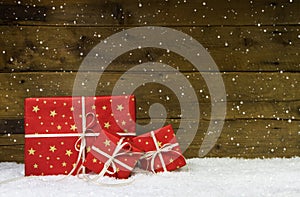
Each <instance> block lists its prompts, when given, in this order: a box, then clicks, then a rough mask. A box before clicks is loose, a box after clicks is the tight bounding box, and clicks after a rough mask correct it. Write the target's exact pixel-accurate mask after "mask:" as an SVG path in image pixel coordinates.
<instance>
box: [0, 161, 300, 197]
mask: <svg viewBox="0 0 300 197" xmlns="http://www.w3.org/2000/svg"><path fill="white" fill-rule="evenodd" d="M187 163H188V167H185V168H182V169H181V170H179V171H176V172H166V173H159V174H152V173H146V172H140V173H137V172H136V173H135V174H134V175H133V176H132V177H131V178H129V179H128V180H116V179H113V178H108V177H104V178H101V179H100V180H99V182H101V183H110V184H116V183H118V184H119V185H96V184H94V183H92V182H85V181H83V180H82V179H79V178H77V177H65V178H64V179H62V178H63V177H64V176H44V177H26V178H23V174H24V164H16V163H8V162H3V163H0V182H1V183H0V191H1V193H0V196H5V197H9V196H31V197H34V196H76V197H77V196H111V197H113V196H155V197H158V196H172V197H173V196H180V197H182V196H195V197H196V196H197V197H198V196H222V197H223V196H230V197H232V196H249V197H250V196H251V197H252V196H295V197H296V196H300V157H296V158H291V159H278V158H276V159H252V160H247V159H229V158H204V159H188V160H187ZM13 178H16V179H15V180H13V181H11V182H4V183H3V181H5V180H8V179H13ZM121 183H123V184H121Z"/></svg>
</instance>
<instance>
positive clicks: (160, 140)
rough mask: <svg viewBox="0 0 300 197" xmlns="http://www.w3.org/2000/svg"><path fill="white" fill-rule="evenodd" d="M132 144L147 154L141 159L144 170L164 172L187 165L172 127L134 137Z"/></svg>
mask: <svg viewBox="0 0 300 197" xmlns="http://www.w3.org/2000/svg"><path fill="white" fill-rule="evenodd" d="M132 143H133V144H135V145H136V147H138V148H139V149H141V150H143V151H145V152H146V153H145V155H144V156H143V157H142V158H141V159H140V167H141V168H142V169H146V170H150V171H153V172H162V171H173V170H176V169H178V168H180V167H182V166H185V165H186V161H185V158H184V157H183V155H182V152H181V150H180V147H179V144H178V142H177V139H176V136H175V133H174V131H173V129H172V126H171V125H168V126H165V127H163V128H160V129H157V130H155V131H151V132H149V133H145V134H143V135H140V136H137V137H134V138H133V139H132Z"/></svg>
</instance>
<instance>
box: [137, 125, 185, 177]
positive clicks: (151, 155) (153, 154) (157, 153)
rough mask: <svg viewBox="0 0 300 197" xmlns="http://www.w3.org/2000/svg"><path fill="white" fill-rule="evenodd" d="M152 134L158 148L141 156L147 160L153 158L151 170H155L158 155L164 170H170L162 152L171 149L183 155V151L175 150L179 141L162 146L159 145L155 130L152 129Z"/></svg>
mask: <svg viewBox="0 0 300 197" xmlns="http://www.w3.org/2000/svg"><path fill="white" fill-rule="evenodd" d="M150 134H151V137H152V139H153V141H154V144H155V148H156V150H153V151H149V152H147V153H145V155H144V156H143V157H141V158H142V159H146V160H150V159H151V161H150V167H151V171H152V172H155V167H154V166H155V164H154V161H155V158H156V157H157V156H158V157H159V160H160V162H161V164H162V167H163V170H164V172H166V171H168V170H167V167H166V163H165V161H164V159H163V157H162V154H161V153H166V152H170V151H171V152H174V153H176V154H178V155H179V156H181V153H179V152H178V151H175V150H173V148H174V147H176V146H179V144H178V143H174V144H171V143H167V144H164V145H163V146H162V147H159V146H158V143H157V139H156V137H155V134H154V132H153V131H151V133H150Z"/></svg>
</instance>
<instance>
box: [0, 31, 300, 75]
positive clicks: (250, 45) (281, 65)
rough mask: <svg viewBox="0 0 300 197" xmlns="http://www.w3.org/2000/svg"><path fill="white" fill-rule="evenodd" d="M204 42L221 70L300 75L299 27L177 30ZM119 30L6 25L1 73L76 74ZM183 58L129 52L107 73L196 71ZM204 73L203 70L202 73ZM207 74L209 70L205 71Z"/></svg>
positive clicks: (149, 51) (153, 50)
mask: <svg viewBox="0 0 300 197" xmlns="http://www.w3.org/2000/svg"><path fill="white" fill-rule="evenodd" d="M176 29H177V30H179V31H182V32H184V33H186V34H188V35H190V36H191V37H193V38H194V39H196V40H197V41H198V42H200V43H201V44H202V45H203V46H204V47H205V48H206V49H207V50H208V52H209V53H210V55H211V56H212V58H213V59H214V60H215V62H216V64H217V66H218V69H219V70H221V71H299V70H300V56H299V50H298V49H299V46H300V39H299V29H298V28H297V27H293V26H291V27H285V26H280V27H277V26H275V27H248V26H245V27H203V28H202V27H201V28H200V27H197V28H193V27H191V28H188V27H176ZM119 31H121V29H118V28H101V27H85V28H82V27H81V28H78V27H68V28H66V27H31V26H30V27H14V26H0V32H1V33H2V34H1V38H0V44H1V51H0V72H23V71H27V72H28V71H31V72H34V71H76V70H78V68H79V67H80V64H81V62H82V60H83V58H84V57H85V56H86V55H87V54H88V52H89V51H90V50H91V49H92V48H93V47H95V46H96V45H97V44H98V43H100V42H101V41H103V40H104V39H105V38H107V37H109V36H111V35H112V34H114V33H116V32H119ZM181 55H182V54H176V53H174V52H172V51H166V50H163V49H158V48H145V49H137V50H133V51H128V52H127V53H125V54H123V55H121V56H119V57H118V58H116V59H115V60H114V61H113V63H112V64H111V66H109V67H108V68H107V71H116V72H117V71H122V72H123V71H126V70H128V69H130V68H131V67H133V66H134V65H137V64H140V63H143V62H148V61H154V62H163V63H165V64H168V65H170V66H172V67H174V68H176V69H179V70H180V71H186V72H188V71H194V70H195V69H196V68H195V66H193V65H192V64H191V63H190V62H188V61H187V60H185V57H182V56H181ZM200 69H203V68H200ZM203 70H204V71H205V69H203Z"/></svg>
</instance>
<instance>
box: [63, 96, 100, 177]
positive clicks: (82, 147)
mask: <svg viewBox="0 0 300 197" xmlns="http://www.w3.org/2000/svg"><path fill="white" fill-rule="evenodd" d="M81 114H82V123H81V126H82V133H81V134H80V137H79V138H78V139H77V141H76V142H75V145H74V148H75V150H76V151H78V157H77V161H76V163H75V165H74V167H73V169H72V170H71V171H70V172H69V174H68V176H70V175H72V174H73V173H74V171H75V170H76V168H77V167H78V165H79V162H80V160H81V163H83V162H84V161H85V148H86V144H87V143H86V137H88V136H96V134H95V131H94V130H93V129H92V127H93V126H94V124H95V123H96V115H95V114H94V113H92V112H89V113H87V114H86V112H85V98H84V97H81ZM88 116H91V117H92V120H91V121H90V122H89V124H87V123H86V122H87V118H88ZM88 131H90V132H91V133H87V132H88ZM79 142H80V145H79V148H78V144H79ZM80 170H82V173H83V174H85V167H84V166H81V167H80V168H79V169H78V171H77V175H78V174H79V172H80Z"/></svg>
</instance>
